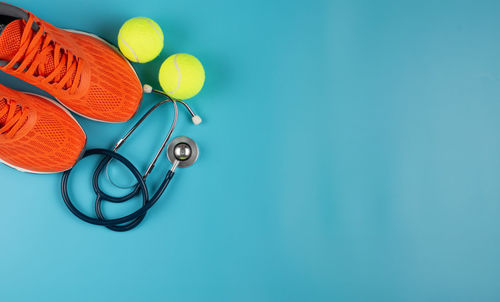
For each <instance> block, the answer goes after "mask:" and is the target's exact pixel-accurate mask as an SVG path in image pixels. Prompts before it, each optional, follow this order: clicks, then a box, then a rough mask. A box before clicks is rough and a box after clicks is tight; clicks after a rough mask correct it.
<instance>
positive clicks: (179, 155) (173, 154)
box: [167, 136, 199, 168]
mask: <svg viewBox="0 0 500 302" xmlns="http://www.w3.org/2000/svg"><path fill="white" fill-rule="evenodd" d="M198 153H199V152H198V145H196V143H195V142H194V140H192V139H190V138H189V137H187V136H178V137H176V138H174V139H173V140H172V141H171V142H170V144H169V145H168V147H167V157H168V160H169V161H170V162H171V163H172V164H174V163H175V162H178V165H177V167H180V168H185V167H189V166H191V165H192V164H194V162H195V161H196V160H197V159H198Z"/></svg>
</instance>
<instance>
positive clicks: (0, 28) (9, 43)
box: [0, 19, 76, 81]
mask: <svg viewBox="0 0 500 302" xmlns="http://www.w3.org/2000/svg"><path fill="white" fill-rule="evenodd" d="M25 25H26V21H24V20H23V19H16V20H14V21H12V22H10V23H9V24H7V25H3V24H2V25H0V60H4V61H10V60H11V59H12V58H13V57H14V56H15V55H16V53H17V51H18V50H19V45H20V44H21V36H22V34H23V30H24V26H25ZM49 47H54V46H53V45H49ZM61 55H63V53H62V51H61ZM54 69H55V64H54V52H53V51H50V52H49V54H48V55H47V57H46V58H45V62H44V64H43V65H42V66H41V68H40V70H39V72H40V75H42V76H46V75H48V74H50V73H51V72H52V71H54ZM75 73H76V71H74V72H73V75H72V79H71V80H73V79H74V77H75ZM65 74H66V66H64V67H63V68H61V72H60V73H59V76H56V78H55V79H54V80H55V81H59V80H60V79H61V78H62V77H63V76H64V75H65Z"/></svg>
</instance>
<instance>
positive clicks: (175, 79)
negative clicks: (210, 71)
mask: <svg viewBox="0 0 500 302" xmlns="http://www.w3.org/2000/svg"><path fill="white" fill-rule="evenodd" d="M159 77H160V85H161V88H163V91H165V92H166V93H167V94H168V95H170V96H171V97H173V98H176V99H180V100H185V99H189V98H192V97H193V96H195V95H196V94H197V93H198V92H200V90H201V88H202V87H203V83H205V70H204V69H203V65H201V63H200V61H198V59H197V58H195V57H194V56H192V55H189V54H187V53H178V54H175V55H171V56H170V57H168V58H167V59H166V60H165V62H163V64H161V67H160V76H159Z"/></svg>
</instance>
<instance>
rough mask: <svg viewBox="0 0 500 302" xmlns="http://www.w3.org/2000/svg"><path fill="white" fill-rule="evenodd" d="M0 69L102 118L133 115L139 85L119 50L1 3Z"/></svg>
mask: <svg viewBox="0 0 500 302" xmlns="http://www.w3.org/2000/svg"><path fill="white" fill-rule="evenodd" d="M0 31H1V33H0V70H2V71H4V72H6V73H8V74H11V75H13V76H15V77H18V78H20V79H22V80H24V81H26V82H28V83H30V84H33V85H35V86H37V87H39V88H41V89H43V90H45V91H47V92H48V93H50V94H51V95H52V96H54V97H55V98H56V99H57V100H58V101H59V102H61V103H62V104H63V105H64V106H66V107H67V108H69V109H70V110H72V111H74V112H76V113H77V114H80V115H82V116H84V117H86V118H89V119H93V120H97V121H103V122H124V121H127V120H129V119H130V118H132V116H134V114H135V112H136V111H137V110H138V108H139V106H140V103H141V99H142V86H141V83H140V81H139V79H138V77H137V74H136V73H135V71H134V69H133V68H132V66H131V65H130V63H129V62H128V61H127V59H125V58H124V57H123V56H122V55H121V54H120V53H119V52H118V50H117V49H116V48H115V47H114V46H112V45H111V44H109V43H107V42H105V41H104V40H103V39H101V38H99V37H97V36H94V35H92V34H88V33H84V32H78V31H73V30H63V29H60V28H57V27H54V26H53V25H51V24H49V23H47V22H45V21H43V20H40V19H39V18H37V17H35V16H34V15H33V14H31V13H30V12H27V11H25V10H22V9H20V8H18V7H15V6H12V5H10V4H7V3H3V2H0Z"/></svg>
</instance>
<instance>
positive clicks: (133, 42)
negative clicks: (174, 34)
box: [118, 17, 163, 63]
mask: <svg viewBox="0 0 500 302" xmlns="http://www.w3.org/2000/svg"><path fill="white" fill-rule="evenodd" d="M118 47H119V48H120V51H121V52H122V54H123V55H124V56H125V57H127V59H129V60H130V61H132V62H138V63H146V62H149V61H151V60H153V59H154V58H156V57H157V56H158V55H159V54H160V52H161V50H162V49H163V32H162V31H161V28H160V26H158V24H156V22H155V21H153V20H151V19H149V18H146V17H136V18H132V19H130V20H128V21H127V22H125V23H124V24H123V25H122V27H121V28H120V32H119V33H118Z"/></svg>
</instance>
